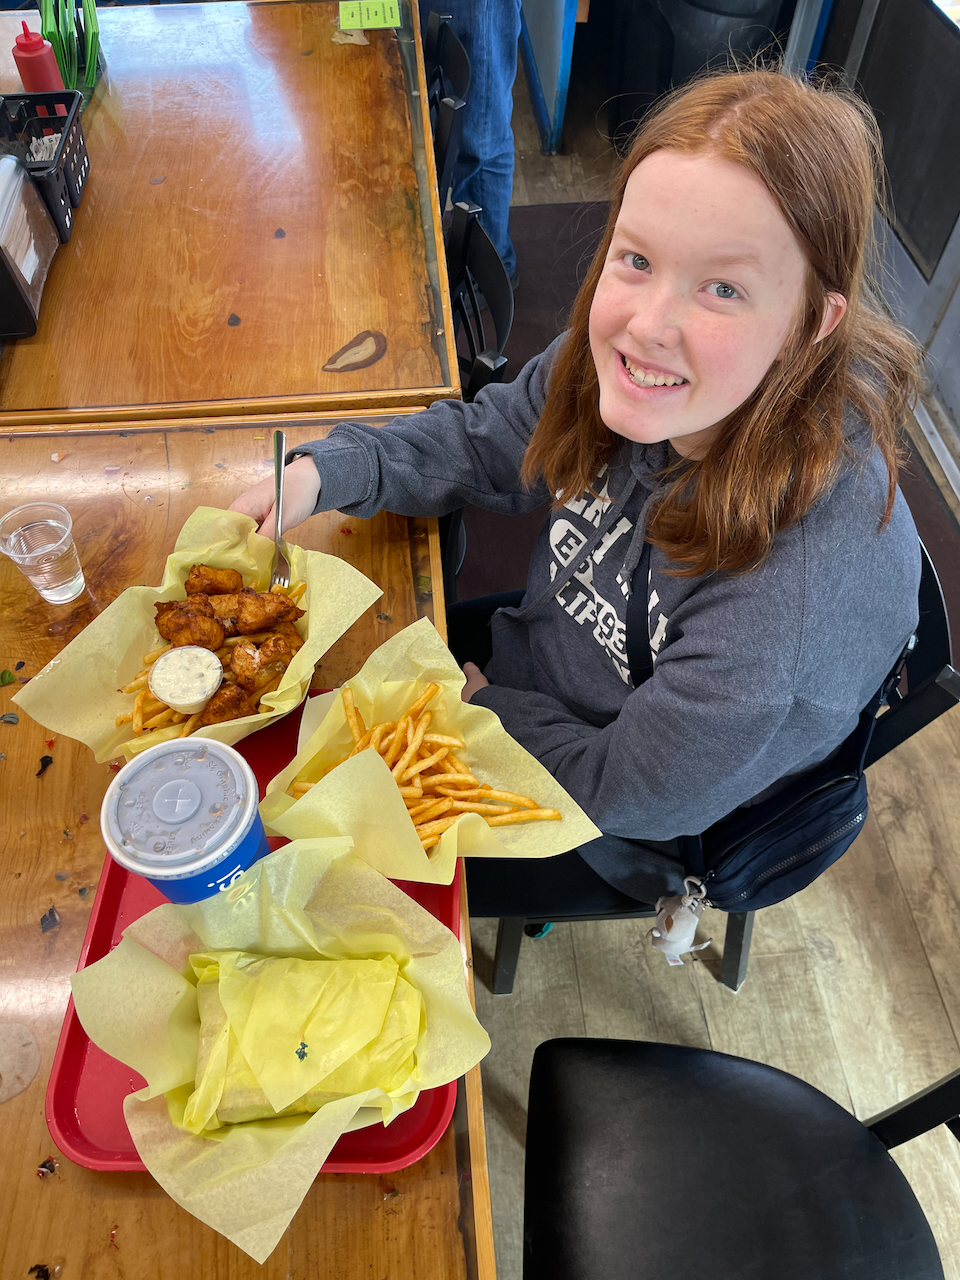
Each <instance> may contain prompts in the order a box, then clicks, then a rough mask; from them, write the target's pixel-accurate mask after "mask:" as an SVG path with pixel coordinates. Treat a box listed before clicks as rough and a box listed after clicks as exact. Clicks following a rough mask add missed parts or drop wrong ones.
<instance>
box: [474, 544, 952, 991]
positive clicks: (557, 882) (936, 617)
mask: <svg viewBox="0 0 960 1280" xmlns="http://www.w3.org/2000/svg"><path fill="white" fill-rule="evenodd" d="M920 552H921V557H922V572H921V578H920V601H919V603H920V621H919V623H918V625H917V632H916V638H917V643H916V646H915V648H914V649H913V651H912V652H911V653H910V654H909V656H908V657H907V662H906V668H905V672H904V676H903V678H902V679H901V682H900V686H899V689H898V691H897V692H896V693H895V694H894V695H893V697H892V698H891V700H890V706H889V707H888V708H887V709H886V710H884V711H881V714H880V716H879V719H878V721H877V725H876V728H875V729H874V732H873V738H872V740H871V742H870V747H869V749H868V751H867V757H866V763H867V764H868V765H870V764H873V763H874V762H875V761H877V760H879V759H880V758H881V757H882V756H885V755H886V754H887V752H888V751H892V750H893V748H894V747H896V746H898V745H899V744H900V743H901V742H905V741H906V739H907V738H909V737H911V736H912V735H913V734H914V733H916V732H917V730H918V729H922V728H923V726H924V725H926V724H929V723H930V722H931V721H932V720H935V719H936V718H937V717H938V716H941V715H943V713H944V712H945V711H948V710H949V709H950V708H951V707H952V706H955V705H956V703H957V701H958V700H960V673H958V672H956V671H955V670H954V668H953V666H952V661H953V659H952V650H951V644H950V624H949V621H948V618H947V610H946V605H945V604H944V600H943V592H942V591H941V589H940V581H939V579H938V578H937V571H936V569H935V568H934V565H933V561H932V560H931V559H930V557H929V555H928V554H927V550H926V548H925V547H924V546H923V544H922V543H921V545H920ZM552 862H553V859H551V858H545V859H542V860H541V859H529V860H516V861H515V862H512V863H510V864H507V865H505V864H504V863H503V862H501V861H500V860H497V859H493V860H490V859H486V858H469V859H468V860H467V893H468V902H469V904H470V914H471V916H476V917H484V916H486V917H489V916H496V917H498V918H499V922H500V923H499V926H498V929H497V948H496V953H495V956H494V973H493V991H494V994H495V995H509V994H510V993H511V992H512V991H513V983H514V978H515V976H516V971H517V964H518V962H519V957H520V946H521V943H522V941H523V937H524V933H525V932H527V933H528V934H536V933H538V932H539V931H540V930H541V928H542V927H543V925H544V924H545V923H547V922H548V921H554V922H559V921H575V920H634V919H641V918H643V917H647V916H654V915H656V908H655V906H653V905H652V904H650V905H647V904H645V903H641V902H636V901H634V899H632V898H629V897H627V895H626V894H624V893H621V892H620V890H619V889H615V888H614V887H613V886H612V885H608V884H607V883H606V882H605V881H603V880H601V878H600V877H599V876H598V875H596V873H595V872H593V871H592V870H591V869H590V868H589V867H587V866H586V864H583V865H582V866H580V865H577V864H576V862H575V863H574V864H573V867H572V870H573V873H574V875H573V877H572V879H571V880H570V881H569V883H567V882H564V880H563V879H562V878H561V877H560V876H558V875H557V873H556V871H554V872H553V873H552V874H551V863H552ZM753 917H754V913H753V912H752V911H749V912H744V913H742V914H740V913H731V914H730V915H728V917H727V931H726V937H725V939H724V948H723V962H722V965H721V971H720V981H721V982H722V983H723V985H724V986H726V987H729V988H730V989H731V990H733V991H738V990H739V989H740V987H741V986H742V985H743V981H744V978H745V977H746V971H747V960H748V958H749V953H750V937H751V933H752V931H753Z"/></svg>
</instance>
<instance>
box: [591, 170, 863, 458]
mask: <svg viewBox="0 0 960 1280" xmlns="http://www.w3.org/2000/svg"><path fill="white" fill-rule="evenodd" d="M805 266H806V264H805V260H804V256H803V253H802V252H801V249H800V246H799V244H798V242H797V240H796V239H795V237H794V235H793V232H792V231H791V230H790V228H789V226H788V225H787V223H786V220H785V219H784V217H783V215H782V214H781V212H780V210H779V209H778V208H777V206H776V204H775V202H774V200H773V197H772V196H771V195H770V193H769V191H768V190H767V188H766V187H765V186H764V184H763V183H762V182H761V181H760V179H759V178H757V177H755V176H754V175H753V174H752V173H750V172H749V171H748V170H747V169H745V168H743V167H742V166H741V165H737V164H734V163H733V162H732V161H729V160H723V159H720V158H719V157H717V156H713V155H683V154H680V153H679V152H675V151H656V152H654V153H653V154H652V155H649V156H647V158H646V159H645V160H642V161H641V162H640V164H639V165H637V167H636V169H635V170H634V171H633V173H632V174H631V175H630V179H629V181H628V182H627V187H626V192H625V194H624V198H623V205H622V207H621V209H620V214H619V217H618V218H617V223H616V228H615V230H614V234H613V240H612V242H611V245H610V251H609V253H608V255H607V259H606V262H605V263H604V267H603V272H602V274H601V276H600V280H599V283H598V285H597V290H596V293H595V294H594V298H593V305H592V307H591V309H590V349H591V352H592V354H593V359H594V363H595V364H596V367H597V375H598V378H599V382H600V416H601V418H602V419H603V421H604V423H605V424H606V425H607V426H608V427H609V428H610V430H611V431H615V432H617V434H618V435H622V436H626V437H627V439H628V440H636V441H638V442H640V443H643V444H650V443H653V442H654V441H659V440H669V441H670V442H671V443H672V444H673V446H674V448H675V449H676V450H677V452H678V453H681V454H684V455H685V456H687V457H699V456H701V455H702V454H703V453H704V452H705V451H706V449H707V447H708V446H709V445H710V443H711V441H712V439H713V437H714V435H715V434H716V431H717V428H718V426H719V425H720V424H721V423H722V422H723V421H724V419H725V418H727V417H728V416H729V415H730V414H731V413H732V412H733V410H734V409H736V408H737V406H738V405H740V404H742V403H743V402H744V400H746V399H747V397H748V396H749V395H750V394H751V392H753V391H754V390H755V389H756V388H757V386H758V385H759V383H760V381H761V379H762V378H763V375H764V374H765V373H766V372H767V370H768V369H769V368H770V366H771V364H772V363H773V362H774V361H775V360H776V359H777V358H778V356H779V355H780V354H781V352H782V350H783V347H784V345H785V343H786V341H787V338H788V337H789V335H790V333H791V330H792V328H793V325H794V320H795V317H796V316H797V315H798V312H799V307H800V302H801V298H802V295H803V290H804V274H805ZM831 296H833V295H831ZM842 304H843V299H842V298H839V297H837V298H836V301H835V303H834V304H832V305H833V306H834V308H836V306H837V305H839V306H840V311H839V314H838V315H837V316H836V319H835V320H834V321H833V323H834V324H835V323H836V322H837V321H839V319H840V316H841V315H842V314H843V310H842ZM828 305H829V304H828ZM829 327H830V328H832V327H833V324H831V325H830V326H829ZM824 329H825V331H826V332H829V329H827V328H826V321H825V326H824ZM818 336H824V330H821V334H820V335H818Z"/></svg>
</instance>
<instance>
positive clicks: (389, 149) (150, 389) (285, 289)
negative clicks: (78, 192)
mask: <svg viewBox="0 0 960 1280" xmlns="http://www.w3.org/2000/svg"><path fill="white" fill-rule="evenodd" d="M337 12H338V9H337V5H336V4H334V3H312V4H296V3H276V4H252V3H251V4H238V3H214V4H199V5H180V4H176V5H163V4H161V5H140V6H131V7H128V8H118V9H105V10H102V11H101V13H100V23H101V27H102V37H101V38H102V43H103V47H104V50H105V52H106V57H107V61H108V65H109V72H108V78H107V79H106V80H104V81H103V82H102V83H101V84H100V85H99V86H98V88H97V91H96V93H95V96H94V99H93V101H92V102H91V104H90V106H89V107H88V109H87V110H86V111H85V112H84V114H83V127H84V132H85V135H86V139H87V146H88V150H89V153H90V164H91V168H90V178H89V180H88V183H87V187H86V190H85V192H84V196H83V201H82V203H81V206H80V208H79V209H78V210H77V214H76V220H75V223H74V230H73V235H72V237H71V239H70V242H69V243H68V244H66V245H63V246H62V247H61V249H60V250H59V252H58V253H57V255H56V258H55V259H54V262H53V266H52V268H51V272H50V276H49V278H48V281H47V285H46V289H45V291H44V295H43V299H42V303H41V311H40V327H39V331H38V332H37V334H36V336H35V337H33V338H29V339H21V340H20V341H17V342H13V343H10V344H9V345H8V346H7V348H6V349H5V350H4V351H3V355H2V357H0V430H3V431H4V432H8V431H18V430H24V429H28V430H34V431H36V430H44V429H48V430H51V431H53V430H63V429H64V428H71V427H82V428H86V429H89V428H90V427H92V426H97V425H101V424H107V423H115V422H124V423H128V424H130V425H134V424H136V423H137V422H138V421H140V422H148V421H150V420H151V419H167V420H170V419H183V418H191V419H195V418H207V419H215V418H217V417H218V416H227V415H229V416H230V417H233V418H236V417H237V416H240V415H243V416H246V415H257V416H263V417H264V418H265V419H266V418H268V417H269V418H272V417H274V416H276V415H286V414H309V413H312V412H314V411H316V410H320V409H344V410H348V411H352V412H357V411H360V410H364V409H365V410H367V411H368V412H369V411H377V410H380V409H390V408H393V407H396V406H399V405H410V404H428V403H430V401H432V400H434V399H437V398H438V397H441V396H459V387H458V385H456V381H455V380H456V359H455V352H454V350H453V347H452V341H451V336H450V333H451V330H450V323H449V301H448V299H447V286H446V271H445V267H444V264H443V261H442V241H441V237H440V219H439V206H438V202H437V196H436V183H435V178H434V170H433V158H432V151H431V150H429V148H427V147H425V145H424V138H425V136H426V137H429V120H428V118H427V114H426V106H425V97H424V95H423V93H422V59H421V58H420V56H419V44H418V40H417V34H416V27H415V22H416V18H415V14H414V13H413V12H412V10H411V7H410V5H409V3H408V0H402V3H401V13H402V15H403V18H404V26H403V27H402V28H400V29H399V30H398V31H396V32H394V31H392V30H388V31H368V32H366V33H365V34H363V35H362V36H361V38H362V39H363V40H364V43H362V44H353V43H336V42H335V40H334V37H335V36H336V37H338V38H339V36H340V35H341V33H339V32H338V30H337ZM19 16H20V15H17V14H5V15H0V49H3V50H4V52H3V53H2V54H0V93H2V92H4V91H6V92H11V93H12V92H17V91H19V84H18V83H17V82H16V81H15V77H14V75H13V73H12V63H11V59H10V55H9V53H8V52H6V50H7V49H8V48H9V47H10V46H12V44H13V35H14V34H15V31H16V30H19V22H17V23H16V25H14V19H18V18H19ZM438 251H439V253H438ZM366 331H376V332H377V333H379V334H382V335H383V338H384V339H385V340H386V350H385V352H384V353H383V354H382V355H381V356H380V357H379V358H378V359H376V361H375V362H374V363H372V364H368V365H366V367H364V368H358V369H356V370H354V371H347V372H343V371H336V370H324V368H323V366H324V365H325V364H329V363H330V361H331V357H332V356H334V355H335V353H336V352H337V351H338V350H339V349H340V348H342V347H343V346H345V345H346V344H347V343H349V342H350V341H351V339H353V338H355V337H356V336H357V335H358V334H361V333H364V332H366ZM381 345H382V344H381ZM378 349H379V348H378ZM451 371H452V373H451ZM451 377H453V379H454V382H451Z"/></svg>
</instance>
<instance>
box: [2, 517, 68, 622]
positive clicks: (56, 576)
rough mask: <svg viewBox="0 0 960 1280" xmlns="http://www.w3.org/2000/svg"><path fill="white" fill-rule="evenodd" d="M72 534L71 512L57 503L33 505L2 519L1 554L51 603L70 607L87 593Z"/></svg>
mask: <svg viewBox="0 0 960 1280" xmlns="http://www.w3.org/2000/svg"><path fill="white" fill-rule="evenodd" d="M72 531H73V521H72V520H71V518H70V513H69V512H68V511H65V510H64V509H63V507H58V506H57V504H56V503H55V502H31V503H30V504H29V505H28V506H25V507H17V508H16V509H15V510H14V511H8V512H7V514H6V515H5V516H4V517H3V518H2V519H0V551H2V552H3V554H4V555H5V556H9V557H10V559H11V560H12V561H13V563H14V564H15V565H16V566H17V568H18V569H19V570H20V572H21V573H22V574H23V575H24V577H25V578H26V579H27V580H28V581H29V583H30V585H31V586H32V587H36V589H37V590H38V591H39V592H40V594H41V595H42V596H43V598H44V600H49V602H50V603H51V604H68V603H69V602H70V601H71V600H76V598H77V596H78V595H80V593H81V591H83V587H84V582H83V570H82V569H81V568H80V560H79V557H78V556H77V548H76V547H75V546H74V544H73V532H72Z"/></svg>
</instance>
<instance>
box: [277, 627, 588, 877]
mask: <svg viewBox="0 0 960 1280" xmlns="http://www.w3.org/2000/svg"><path fill="white" fill-rule="evenodd" d="M430 683H436V684H438V685H439V686H440V688H439V691H438V692H437V693H436V694H435V695H434V697H433V698H431V700H430V702H429V704H428V705H429V707H430V709H431V710H432V712H433V716H432V720H431V723H430V726H429V727H430V730H431V731H436V732H437V733H439V734H440V735H441V736H450V737H456V738H459V739H460V740H461V741H463V742H464V743H465V746H464V748H463V749H462V750H458V751H457V752H456V755H457V757H458V759H460V760H461V761H462V762H463V763H464V764H465V765H466V766H468V767H469V769H470V770H471V772H472V773H473V774H474V775H475V776H476V778H477V779H478V780H479V781H480V782H481V783H485V784H488V785H490V786H492V787H493V788H494V789H496V790H500V791H505V792H510V793H514V794H517V793H520V794H522V795H523V796H526V797H530V798H531V799H533V800H534V801H536V803H537V804H538V805H539V806H541V807H542V808H544V809H553V810H556V811H557V812H558V813H559V814H560V815H561V820H560V821H531V822H526V821H520V822H517V823H515V824H514V823H513V822H512V821H511V822H508V823H506V824H504V825H496V826H488V825H487V823H486V822H485V820H484V818H483V817H481V816H480V814H479V813H467V812H465V813H463V814H462V816H461V817H460V818H459V819H457V820H456V821H455V822H454V824H453V825H451V826H450V827H449V829H448V830H446V831H444V832H443V833H442V835H441V836H440V840H439V843H437V844H436V845H434V846H433V847H432V848H430V849H427V850H426V851H425V850H424V847H423V845H422V844H421V841H420V839H419V837H418V835H417V831H416V829H415V827H414V824H413V822H412V820H411V818H410V817H409V815H408V813H407V808H406V804H405V799H404V796H403V795H401V793H400V790H399V787H398V785H397V781H396V779H395V778H394V777H393V775H392V774H391V771H390V769H389V768H388V767H387V765H386V764H385V762H384V759H383V757H382V756H380V754H379V753H378V752H377V751H375V750H364V751H360V752H358V753H357V754H356V755H353V756H351V755H350V752H351V750H352V749H353V747H354V745H355V744H354V738H353V734H352V732H351V729H350V724H349V721H348V718H347V713H346V710H345V707H344V702H343V692H342V690H341V691H338V692H337V693H335V694H329V695H323V694H321V695H320V697H318V698H314V699H312V700H311V705H309V706H308V707H307V708H306V709H305V711H304V716H305V717H306V716H307V715H312V716H316V715H318V714H322V713H324V712H325V714H323V719H322V721H321V722H320V724H319V727H318V728H317V729H316V731H315V732H314V733H313V734H312V736H311V737H310V738H309V740H308V741H306V742H305V743H304V744H303V745H302V747H301V748H300V750H299V751H298V752H297V755H296V756H295V758H294V759H293V760H292V761H291V762H290V764H289V765H288V766H287V767H286V768H285V769H284V770H283V771H282V772H281V773H279V774H278V775H277V776H276V777H275V778H274V779H273V780H272V781H271V782H270V783H269V785H268V786H267V794H266V796H265V797H264V799H263V801H262V803H261V805H260V814H261V817H262V818H263V821H264V824H265V825H266V826H267V828H268V830H271V831H273V832H274V833H276V834H279V835H284V836H287V837H289V838H290V839H292V840H296V839H304V838H310V837H318V836H334V835H338V834H340V835H351V836H353V837H354V839H356V840H357V842H358V844H362V845H363V847H364V849H365V851H366V852H365V856H366V857H369V858H370V859H371V860H372V862H373V865H374V866H376V867H378V868H379V870H381V871H383V872H384V874H385V875H390V876H393V877H395V878H397V879H403V880H421V881H429V882H432V883H434V884H449V883H450V881H451V880H452V879H453V874H454V869H455V867H456V860H457V857H458V856H459V857H493V858H508V857H518V858H548V857H552V856H553V855H554V854H557V853H565V852H566V851H567V850H568V849H575V848H577V846H579V845H581V844H584V843H586V842H587V841H588V840H594V839H596V837H597V836H599V835H600V831H599V829H598V828H597V827H596V826H594V824H593V823H592V822H591V821H590V819H589V818H588V817H587V815H586V814H585V813H584V812H583V810H582V809H581V808H580V807H579V805H577V804H576V803H575V802H574V801H573V800H572V799H571V798H570V796H569V795H567V793H566V791H564V789H563V787H561V786H560V784H559V782H557V781H556V779H555V778H553V777H552V776H551V774H550V773H548V771H547V770H546V769H545V768H544V767H543V765H542V764H540V763H539V761H537V760H535V759H534V757H533V756H532V755H530V753H529V752H528V751H526V750H524V748H523V747H521V746H520V744H519V743H518V742H516V741H515V740H514V739H513V738H511V737H510V735H509V734H508V733H507V732H506V730H505V729H504V728H503V726H502V725H501V723H500V720H499V718H498V716H497V715H496V714H495V713H494V712H493V711H490V710H489V709H488V708H486V707H474V706H471V705H470V704H469V703H465V702H462V701H461V699H460V690H461V689H462V688H463V684H464V675H463V672H462V671H461V670H460V668H459V667H458V666H457V663H456V661H455V659H454V657H453V655H452V654H451V653H450V650H449V649H448V648H447V646H446V645H445V644H444V643H443V641H442V640H441V639H440V637H439V635H438V634H437V632H436V630H435V629H434V627H433V624H432V623H431V622H429V621H428V620H427V619H426V618H422V619H421V620H420V621H419V622H415V623H413V625H412V626H409V627H406V628H405V629H404V630H403V631H401V632H400V633H399V634H398V635H395V636H393V637H392V639H390V640H388V641H387V642H386V644H383V645H381V646H380V648H379V649H377V650H375V652H374V653H372V654H371V655H370V657H369V658H368V659H367V661H366V662H365V663H364V665H363V668H362V669H361V670H360V672H359V673H358V674H357V675H356V676H354V678H353V679H352V680H351V681H350V682H349V687H350V689H351V690H352V693H353V698H354V701H355V703H356V707H357V710H358V711H359V712H360V715H361V716H362V717H363V721H364V724H365V725H366V726H367V727H371V726H373V725H375V724H377V723H379V722H382V721H396V720H398V719H399V717H400V715H401V713H402V712H403V711H404V710H405V709H406V708H407V707H409V706H410V705H411V703H413V702H414V701H415V700H416V699H417V698H418V697H419V696H420V695H421V693H422V692H423V691H424V689H425V688H426V686H427V685H428V684H430ZM296 780H304V781H305V782H315V783H316V785H315V786H312V787H311V788H310V790H309V791H307V792H306V794H305V795H303V796H302V798H299V799H294V797H293V796H291V795H290V794H288V789H289V788H291V786H292V784H293V783H294V782H295V781H296ZM477 807H478V808H479V807H480V806H479V805H478V806H477ZM500 816H502V815H500Z"/></svg>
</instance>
